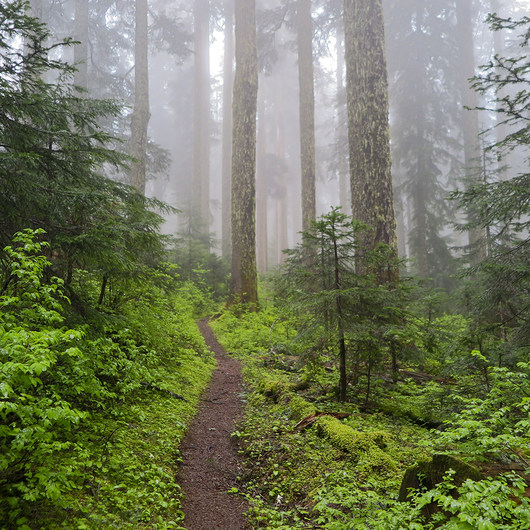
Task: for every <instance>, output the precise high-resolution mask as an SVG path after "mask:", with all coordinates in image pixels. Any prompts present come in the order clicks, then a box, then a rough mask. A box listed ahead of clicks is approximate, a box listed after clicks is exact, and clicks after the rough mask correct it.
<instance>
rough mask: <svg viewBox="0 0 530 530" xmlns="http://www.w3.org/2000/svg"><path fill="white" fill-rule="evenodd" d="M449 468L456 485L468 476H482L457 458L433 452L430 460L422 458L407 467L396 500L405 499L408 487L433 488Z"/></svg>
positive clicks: (476, 477) (480, 478)
mask: <svg viewBox="0 0 530 530" xmlns="http://www.w3.org/2000/svg"><path fill="white" fill-rule="evenodd" d="M450 469H452V470H453V471H454V472H455V474H454V476H453V482H454V484H455V485H456V486H460V485H462V483H463V482H464V481H465V480H467V479H468V478H470V479H472V480H482V479H483V478H484V477H483V475H482V474H481V473H480V471H478V469H477V468H475V467H473V466H472V465H470V464H467V463H466V462H463V461H462V460H460V459H459V458H456V457H454V456H450V455H442V454H435V455H434V456H433V457H432V459H431V460H422V461H420V462H418V464H416V465H415V466H414V467H410V468H409V469H407V471H406V472H405V475H404V477H403V480H402V481H401V487H400V489H399V497H398V500H399V501H401V502H403V501H405V500H407V497H408V496H409V490H410V489H420V488H425V489H427V490H430V489H432V488H434V486H436V484H439V483H440V482H442V480H443V477H444V475H445V473H446V472H447V471H449V470H450Z"/></svg>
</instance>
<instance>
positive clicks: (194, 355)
mask: <svg viewBox="0 0 530 530" xmlns="http://www.w3.org/2000/svg"><path fill="white" fill-rule="evenodd" d="M44 236H45V234H44V233H43V232H42V231H36V232H33V231H31V230H26V231H24V232H20V233H18V234H17V235H16V236H15V238H14V241H13V244H12V245H10V246H8V247H6V248H5V249H4V254H3V258H2V269H3V271H4V277H3V282H2V283H3V286H4V287H3V289H2V293H1V295H0V308H1V312H0V361H1V364H0V454H1V457H0V520H1V521H2V522H3V526H2V527H7V528H20V529H24V528H61V527H62V528H73V527H75V528H109V527H119V528H144V527H145V528H172V527H178V526H179V522H181V521H182V518H183V514H182V512H181V510H180V500H181V494H180V489H179V487H178V485H177V484H176V481H175V474H176V472H177V468H178V462H179V457H178V444H179V441H180V439H181V438H182V436H183V434H184V432H185V430H186V426H187V422H188V421H189V420H190V419H191V417H192V416H193V414H194V412H195V408H196V405H197V402H198V396H199V394H200V393H201V391H202V390H203V389H204V388H205V386H206V384H207V382H208V380H209V375H210V373H211V370H212V368H213V366H214V363H213V360H212V358H211V355H210V354H209V352H207V350H206V347H205V344H204V340H203V338H202V336H201V335H200V333H199V331H198V329H197V326H196V324H195V319H196V318H198V316H200V314H201V313H200V311H202V310H204V308H205V306H206V307H208V305H209V304H210V302H209V297H208V295H207V294H205V293H203V292H201V291H200V289H198V288H197V287H196V286H195V285H193V284H190V283H188V282H182V281H180V280H179V278H178V275H177V274H176V273H175V271H174V270H173V269H172V268H171V267H167V268H166V270H162V269H161V270H152V271H151V272H150V274H149V275H148V276H146V277H143V278H142V279H141V280H137V281H132V280H130V279H129V281H127V282H126V287H127V289H126V291H123V294H125V292H126V294H127V298H126V299H122V300H121V303H120V304H119V309H118V308H117V307H116V306H115V307H109V306H96V305H90V303H89V301H90V300H91V299H93V300H94V299H97V298H98V296H99V294H98V293H99V282H96V281H95V277H94V276H93V275H92V274H90V273H89V272H88V271H79V274H78V280H77V282H78V285H77V286H76V291H75V292H76V295H75V296H76V299H77V302H76V303H77V304H79V303H80V300H84V306H83V307H84V308H85V310H86V312H87V314H85V316H84V318H83V321H82V323H80V322H79V320H80V315H79V313H78V312H76V311H74V310H73V304H72V303H71V302H70V300H69V299H68V298H67V296H66V291H65V286H64V283H63V282H62V281H61V280H60V279H59V278H57V277H53V276H49V275H48V273H49V265H50V263H49V261H48V260H47V259H46V257H45V256H44V255H43V252H44V251H45V250H46V248H47V246H46V242H45V241H43V240H42V238H43V237H44ZM124 287H125V285H124V284H122V285H120V283H118V284H117V285H115V291H118V290H119V289H120V288H124ZM35 521H36V522H37V526H35ZM4 525H5V526H4Z"/></svg>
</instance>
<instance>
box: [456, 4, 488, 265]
mask: <svg viewBox="0 0 530 530" xmlns="http://www.w3.org/2000/svg"><path fill="white" fill-rule="evenodd" d="M471 3H472V0H458V2H457V3H456V6H457V7H456V9H457V12H456V13H457V21H458V31H457V35H458V48H459V65H460V91H461V94H462V104H463V106H464V107H467V109H469V110H467V109H464V110H463V115H462V133H463V137H464V170H465V178H466V183H467V184H468V185H469V186H472V185H473V184H474V183H476V182H477V181H478V180H480V179H481V177H480V174H481V170H480V167H481V161H480V158H481V157H480V142H479V134H480V129H479V123H478V111H477V110H475V109H476V107H477V106H478V101H477V93H476V92H475V91H474V90H473V89H472V88H471V87H470V86H469V79H470V78H471V77H473V76H474V75H475V58H474V52H473V50H474V42H473V17H472V12H471ZM467 216H468V220H469V221H471V222H474V221H475V220H476V212H475V211H474V209H473V207H472V206H471V207H470V208H469V210H468V212H467ZM468 237H469V248H470V258H471V263H473V264H475V265H476V264H478V263H480V262H481V261H482V260H483V259H484V258H485V257H486V237H485V232H484V229H482V228H480V227H471V228H470V229H469V233H468Z"/></svg>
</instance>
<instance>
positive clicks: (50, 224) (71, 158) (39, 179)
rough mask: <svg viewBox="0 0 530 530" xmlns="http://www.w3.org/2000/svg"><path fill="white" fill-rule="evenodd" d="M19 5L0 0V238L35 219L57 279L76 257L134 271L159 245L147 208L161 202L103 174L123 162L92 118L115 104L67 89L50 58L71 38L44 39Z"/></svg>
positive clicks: (156, 221) (67, 78)
mask: <svg viewBox="0 0 530 530" xmlns="http://www.w3.org/2000/svg"><path fill="white" fill-rule="evenodd" d="M27 6H28V3H27V2H23V1H21V0H10V1H8V2H2V4H1V5H0V35H1V37H0V145H1V146H2V149H1V151H0V195H1V196H2V215H1V216H0V245H2V246H5V245H7V244H8V243H9V241H10V239H11V236H12V234H13V233H15V232H16V231H18V230H21V229H22V228H24V227H31V228H34V229H36V228H43V229H45V230H46V232H47V237H48V240H49V241H50V244H51V252H50V253H49V255H48V257H49V259H50V261H52V262H53V264H54V268H55V273H56V274H58V275H60V276H62V277H63V279H65V281H66V283H69V282H70V281H71V277H72V274H73V271H74V268H75V267H76V266H77V267H79V266H81V267H83V268H87V269H91V270H97V271H98V272H99V273H100V274H101V275H103V276H104V277H107V276H109V275H116V274H117V275H124V274H125V275H127V274H133V273H138V272H139V269H140V270H141V269H142V266H141V265H142V264H144V263H145V262H146V261H148V262H149V260H151V261H150V263H152V262H153V261H152V260H153V259H156V257H157V256H159V255H161V253H162V252H163V250H164V239H163V238H162V237H161V236H160V235H159V234H158V228H159V226H160V224H161V222H162V218H161V217H160V215H159V214H157V213H155V212H154V211H153V210H154V209H155V208H156V209H157V210H158V211H165V210H167V209H168V208H167V206H165V205H164V204H162V203H161V202H160V201H156V200H152V199H146V198H145V197H143V196H141V195H140V194H139V193H137V192H136V191H135V190H134V189H132V188H131V187H129V186H125V185H123V184H120V183H118V182H115V181H112V180H110V179H109V178H106V177H105V176H104V175H103V171H104V170H106V169H108V168H111V167H114V168H122V167H123V165H124V163H125V162H126V158H125V157H124V155H122V154H121V153H119V152H117V151H116V150H115V149H114V148H113V143H114V140H113V138H112V136H111V135H110V134H108V133H106V132H104V131H102V130H101V128H100V126H99V124H100V123H101V122H102V121H103V120H105V119H107V120H109V121H112V120H113V119H115V118H116V117H117V116H118V115H119V114H120V113H121V109H120V107H119V105H117V104H116V103H115V102H111V101H98V100H93V99H90V98H88V97H86V95H85V94H79V93H77V92H76V90H75V88H74V87H73V85H72V81H73V74H74V72H75V68H74V67H72V66H71V65H68V64H66V63H64V62H62V61H59V60H54V59H51V57H53V56H54V52H55V51H56V50H55V48H58V47H59V48H62V47H65V46H66V47H68V46H70V45H71V44H72V42H71V41H69V40H66V41H64V42H60V43H57V44H48V42H50V41H51V35H50V33H49V31H48V30H47V29H46V27H45V26H44V25H43V24H42V23H41V22H39V21H38V20H36V19H34V18H31V17H29V16H27V15H25V14H24V13H27V12H28V9H27ZM55 56H56V54H55ZM47 79H52V80H53V82H48V81H47Z"/></svg>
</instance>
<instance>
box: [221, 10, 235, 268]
mask: <svg viewBox="0 0 530 530" xmlns="http://www.w3.org/2000/svg"><path fill="white" fill-rule="evenodd" d="M224 39H225V42H224V68H223V70H224V72H223V161H222V164H223V167H222V172H223V173H222V188H223V189H222V206H221V207H222V213H221V224H222V229H221V230H222V237H221V241H222V242H221V251H222V254H223V257H224V258H228V257H229V256H230V248H231V245H230V243H231V241H230V239H231V235H230V233H231V226H230V181H231V177H232V92H233V90H234V0H225V32H224Z"/></svg>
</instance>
